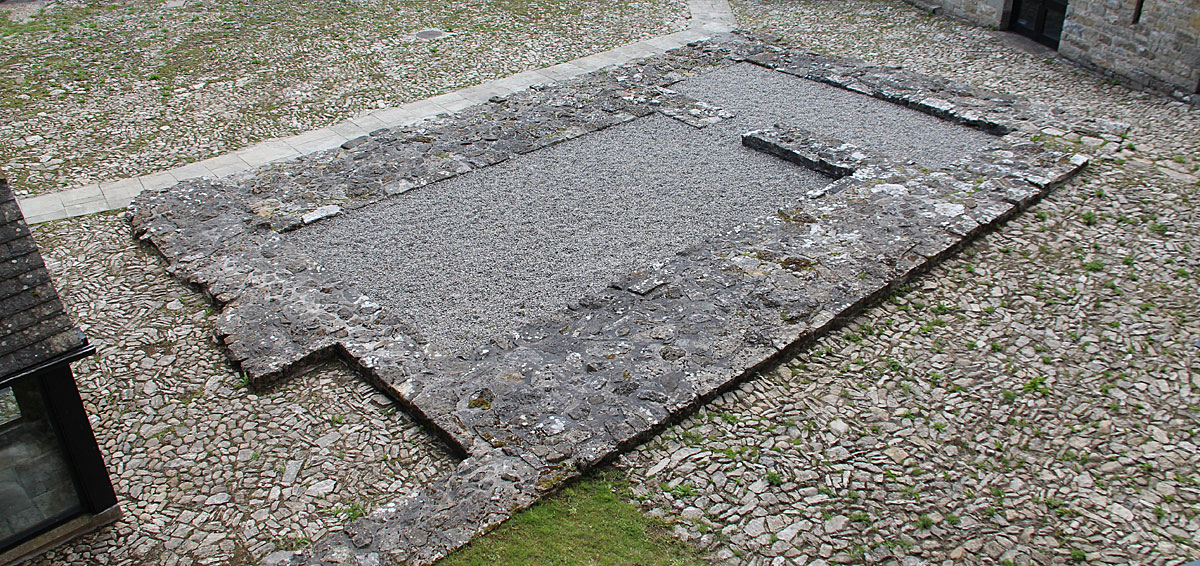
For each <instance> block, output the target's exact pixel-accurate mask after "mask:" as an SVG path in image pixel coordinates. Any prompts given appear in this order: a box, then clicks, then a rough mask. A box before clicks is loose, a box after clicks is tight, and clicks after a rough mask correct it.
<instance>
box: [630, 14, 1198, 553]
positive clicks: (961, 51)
mask: <svg viewBox="0 0 1200 566" xmlns="http://www.w3.org/2000/svg"><path fill="white" fill-rule="evenodd" d="M735 10H736V12H737V14H738V17H739V22H740V23H741V25H742V26H743V27H749V28H755V29H758V30H760V31H764V32H767V33H772V34H775V35H779V36H782V37H785V38H787V39H790V40H793V41H797V42H799V43H801V44H805V45H812V46H820V48H821V49H823V50H825V51H828V52H830V53H833V54H837V55H843V56H852V57H857V58H860V59H868V60H874V61H879V62H881V63H888V64H899V65H904V66H906V67H908V68H911V69H913V70H916V71H919V72H927V73H934V74H941V75H942V76H947V77H949V78H954V79H959V80H963V81H964V82H969V83H972V84H975V85H978V86H983V87H989V88H994V89H997V90H1002V91H1008V92H1015V93H1020V94H1025V95H1028V96H1030V97H1032V98H1035V99H1037V100H1042V101H1046V102H1050V103H1053V104H1056V105H1060V106H1063V107H1066V108H1069V109H1071V110H1072V111H1073V112H1076V113H1079V114H1083V115H1091V116H1096V117H1101V118H1107V119H1116V120H1120V121H1124V122H1127V123H1130V124H1132V125H1133V129H1132V131H1131V133H1130V134H1129V138H1128V139H1126V140H1119V141H1107V140H1104V139H1101V138H1091V137H1087V136H1084V137H1079V136H1067V137H1064V136H1063V135H1062V132H1056V131H1047V132H1045V134H1046V135H1045V137H1044V140H1045V141H1046V142H1047V143H1049V144H1052V145H1063V146H1072V147H1076V148H1084V149H1088V150H1089V151H1090V152H1091V153H1093V154H1094V155H1097V156H1098V159H1096V160H1095V161H1094V163H1093V165H1092V166H1090V168H1089V169H1088V170H1087V171H1085V173H1084V174H1083V175H1082V176H1081V177H1080V178H1079V179H1077V180H1075V181H1073V182H1071V183H1070V184H1068V185H1067V186H1064V187H1061V188H1059V189H1057V191H1056V192H1054V193H1052V195H1051V196H1050V197H1049V198H1048V199H1047V200H1045V201H1043V202H1042V203H1040V204H1038V205H1036V206H1035V207H1034V208H1032V209H1031V210H1030V211H1028V212H1026V213H1025V214H1023V215H1021V216H1019V217H1017V218H1015V219H1014V220H1012V221H1010V222H1009V223H1008V224H1007V225H1006V226H1005V227H1003V228H1002V229H1001V230H999V231H997V232H995V233H992V234H988V235H986V236H984V237H983V238H981V239H980V240H978V241H977V242H976V243H975V244H973V245H971V246H970V247H968V248H967V249H966V250H965V251H964V253H963V254H962V255H960V256H958V257H956V258H953V259H951V260H949V261H948V262H946V263H945V264H943V265H942V266H940V267H938V268H936V269H934V270H933V271H932V272H931V273H929V274H927V275H925V276H924V277H922V278H920V279H918V280H917V281H916V282H915V283H914V284H913V285H912V286H911V287H910V288H908V289H906V290H904V291H903V292H901V293H898V294H896V295H895V296H894V297H892V298H891V299H890V300H888V301H885V302H884V303H882V304H880V305H879V306H877V307H875V308H872V309H869V310H867V311H866V312H864V313H863V314H862V315H861V316H859V317H857V318H856V319H855V320H853V321H851V322H850V323H849V324H848V325H847V326H846V327H845V328H844V330H843V331H842V332H839V333H837V334H836V335H831V336H828V337H826V338H824V339H822V340H819V341H818V342H817V343H815V344H814V345H813V346H812V347H811V348H810V349H808V350H807V351H805V352H804V353H803V354H801V355H799V356H797V357H796V358H795V359H794V360H792V361H790V362H788V363H787V364H785V365H784V366H782V367H779V368H776V369H773V370H771V371H769V372H767V373H766V375H763V376H762V377H760V378H759V379H758V380H756V381H753V382H751V383H749V384H747V385H745V386H744V387H741V388H739V389H737V390H735V391H732V392H730V393H729V394H727V395H725V396H724V397H722V398H720V399H718V400H717V401H716V402H714V403H712V404H711V405H709V406H707V407H705V408H704V409H703V410H702V411H701V412H700V413H699V414H698V415H696V416H695V417H693V418H690V419H688V420H686V421H684V422H682V423H681V424H680V425H678V426H677V427H675V428H673V429H672V430H670V431H668V432H666V433H664V434H663V435H661V436H660V437H659V438H657V439H656V440H654V441H652V442H650V443H648V444H646V445H644V446H642V447H640V448H638V449H637V450H635V451H634V452H633V453H631V454H629V455H627V456H626V457H623V458H622V459H621V461H620V462H619V466H620V467H622V468H624V469H626V470H627V471H628V472H629V473H630V474H631V476H632V477H633V480H634V482H635V483H637V484H639V486H638V488H637V490H638V495H639V499H641V501H642V503H643V505H644V506H645V507H646V508H647V509H648V510H649V512H651V513H654V514H658V515H663V516H665V517H668V518H671V519H673V520H675V521H676V526H675V532H676V534H677V535H678V536H679V537H681V538H684V539H686V540H689V541H691V542H693V543H695V544H698V545H700V546H702V547H703V548H706V549H708V550H710V551H711V552H712V556H713V557H714V559H716V560H717V561H719V562H724V563H730V564H817V565H824V564H864V563H865V564H888V565H891V564H947V565H949V564H989V565H994V564H1067V563H1092V564H1155V565H1171V566H1173V565H1176V564H1180V563H1183V562H1187V561H1188V560H1193V559H1195V558H1196V557H1197V556H1200V534H1197V533H1200V512H1198V511H1197V509H1200V452H1198V446H1197V444H1198V443H1200V438H1197V435H1196V431H1197V430H1198V427H1197V425H1198V423H1200V394H1198V393H1197V392H1198V391H1200V362H1198V361H1197V358H1198V357H1200V319H1198V318H1197V316H1196V314H1195V313H1197V312H1200V261H1198V260H1197V256H1196V253H1195V250H1196V249H1197V246H1200V226H1198V219H1200V217H1198V215H1197V213H1196V210H1197V205H1198V203H1200V179H1198V178H1197V176H1196V170H1197V164H1196V161H1195V156H1196V155H1200V138H1198V137H1197V136H1196V135H1195V132H1196V131H1200V116H1197V113H1196V110H1194V109H1191V108H1189V107H1187V106H1185V105H1182V104H1180V103H1178V102H1175V101H1173V100H1170V99H1166V98H1162V97H1159V96H1156V95H1149V94H1144V93H1137V92H1131V91H1129V90H1128V89H1126V88H1124V87H1121V86H1117V85H1113V84H1110V83H1108V82H1105V81H1103V80H1102V79H1100V78H1097V77H1094V76H1092V75H1090V74H1087V73H1084V72H1082V71H1080V70H1079V69H1077V68H1075V67H1074V66H1072V65H1070V64H1069V63H1067V62H1064V61H1062V60H1061V59H1058V58H1055V57H1053V56H1051V57H1047V56H1044V55H1032V54H1029V53H1027V52H1025V51H1023V50H1019V49H1014V48H1013V47H1012V42H1010V41H1008V40H1006V39H1003V38H1002V37H1001V36H999V35H998V34H997V33H995V32H989V31H986V30H983V29H979V28H975V27H972V26H969V25H965V24H962V23H958V22H954V21H950V20H945V19H941V18H933V17H930V16H928V15H927V14H924V13H922V12H920V11H919V10H917V9H915V8H912V7H909V6H907V5H904V4H900V3H893V2H880V1H869V0H854V1H850V2H841V3H838V4H837V5H836V6H835V5H829V4H826V3H822V2H810V1H799V2H797V1H790V2H747V1H744V0H739V1H738V2H737V3H736V5H735Z"/></svg>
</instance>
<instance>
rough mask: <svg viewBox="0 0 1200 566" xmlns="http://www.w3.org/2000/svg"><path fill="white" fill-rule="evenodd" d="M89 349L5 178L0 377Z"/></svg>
mask: <svg viewBox="0 0 1200 566" xmlns="http://www.w3.org/2000/svg"><path fill="white" fill-rule="evenodd" d="M89 353H90V349H89V347H88V342H87V338H86V337H85V336H84V335H83V331H81V330H80V329H79V328H78V327H76V326H75V323H74V322H72V321H71V317H70V315H68V314H67V312H66V309H65V308H64V307H63V303H62V301H61V300H60V299H59V298H58V292H56V291H55V290H54V284H53V283H52V282H51V281H50V272H48V271H46V265H45V263H43V262H42V255H41V254H40V253H38V249H37V244H36V243H35V242H34V241H33V236H32V235H31V234H30V233H29V226H28V225H26V224H25V218H24V216H22V215H21V209H20V207H18V206H17V201H16V198H15V197H13V194H12V191H11V190H10V189H9V188H8V181H7V180H5V179H0V382H2V381H4V380H6V379H8V378H9V377H13V376H15V375H19V374H23V373H25V372H27V371H29V370H31V369H33V368H35V367H37V366H39V365H41V364H45V363H46V362H50V361H53V360H55V359H57V358H61V357H64V356H66V357H68V358H69V359H77V358H78V357H82V356H83V355H87V354H89Z"/></svg>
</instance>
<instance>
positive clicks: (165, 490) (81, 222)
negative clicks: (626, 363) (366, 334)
mask: <svg viewBox="0 0 1200 566" xmlns="http://www.w3.org/2000/svg"><path fill="white" fill-rule="evenodd" d="M34 231H35V235H36V237H37V240H38V243H39V245H40V246H41V247H42V253H43V255H44V256H45V259H46V263H47V266H48V267H49V268H50V270H51V272H52V274H53V276H54V278H55V279H54V280H55V283H56V285H57V286H58V288H59V290H60V293H61V294H62V297H63V300H64V301H65V302H66V303H67V306H68V308H69V309H70V311H71V313H72V314H73V315H74V316H75V317H76V320H77V321H78V322H79V324H80V326H81V327H82V328H83V329H84V331H85V332H86V333H87V334H88V336H89V337H90V338H91V340H92V342H93V343H94V344H95V345H96V346H97V348H98V350H99V353H98V354H97V355H96V356H94V357H92V358H89V359H88V360H86V361H84V362H81V363H79V364H76V366H75V370H76V374H75V375H76V380H77V381H78V383H79V387H80V392H81V394H82V396H83V398H84V404H85V407H86V409H87V411H88V413H89V414H90V415H92V426H93V428H94V429H95V432H96V437H97V440H98V441H99V443H100V446H101V448H102V450H103V452H104V454H105V457H106V461H107V462H108V464H109V471H110V474H111V476H112V479H113V483H114V487H115V488H116V491H117V494H118V498H119V504H120V506H121V509H122V511H123V512H124V516H123V517H122V518H121V520H120V521H119V522H117V523H116V524H115V525H114V526H112V527H109V528H105V529H103V530H101V531H99V532H97V533H94V534H92V535H88V536H86V537H83V538H81V539H78V540H76V541H74V542H71V543H70V544H68V545H66V546H63V547H60V548H59V549H57V550H54V551H52V552H50V553H49V554H47V555H45V556H43V557H41V558H39V559H37V560H35V561H34V562H33V563H34V564H46V565H49V564H81V563H83V564H166V565H176V564H257V563H258V562H259V560H260V559H262V558H263V557H264V556H266V555H267V554H269V553H270V552H272V551H274V550H275V549H276V548H293V547H297V546H300V545H304V544H306V543H307V541H309V540H316V539H318V538H320V537H322V536H323V535H324V534H325V533H326V532H328V531H329V530H330V529H333V528H338V529H340V528H341V526H342V525H343V524H344V523H346V522H347V521H348V520H349V519H352V518H355V517H357V516H361V515H362V514H364V513H365V512H366V511H368V510H370V509H371V508H372V507H373V506H374V505H375V503H376V502H377V501H382V500H384V499H386V498H387V497H389V496H391V497H394V496H395V495H396V494H397V493H405V492H406V491H407V490H409V489H410V488H411V487H414V486H416V485H419V484H422V483H425V482H426V481H428V480H429V479H430V478H431V477H435V476H438V475H440V474H443V473H449V471H450V470H451V469H452V468H453V466H454V461H453V460H452V459H451V458H449V457H448V456H447V455H446V454H447V451H446V449H445V448H444V447H443V446H441V445H438V444H435V443H434V441H433V440H432V438H431V437H430V436H428V435H427V434H425V433H424V432H423V431H422V430H421V429H420V428H419V427H418V426H417V425H416V424H414V423H412V422H411V421H410V420H409V419H408V417H407V416H406V415H405V414H404V413H403V412H398V411H397V410H396V409H395V407H394V406H393V405H392V403H391V402H390V401H389V400H388V399H386V398H385V397H383V396H382V395H379V394H377V393H376V392H375V390H374V389H373V388H372V387H371V386H369V385H367V384H366V383H365V382H363V381H362V380H361V379H359V378H358V377H356V375H355V374H354V373H353V372H351V371H350V370H349V369H347V368H346V367H344V366H342V365H340V364H329V365H327V366H325V367H323V368H321V369H320V370H319V371H316V372H313V373H311V374H309V375H306V376H302V377H297V378H295V379H292V380H289V381H287V382H286V383H285V384H283V385H282V386H281V387H280V388H278V389H276V390H271V391H263V392H257V393H256V392H252V391H250V390H248V389H245V388H243V387H242V381H241V380H240V379H239V377H238V376H237V375H235V374H234V373H233V371H231V369H230V367H229V364H228V362H227V361H226V357H225V354H224V353H223V352H222V351H221V350H220V349H218V347H217V345H216V344H215V343H214V341H213V328H212V318H213V317H212V316H211V315H210V312H211V311H210V309H209V306H208V305H209V303H208V300H207V299H206V298H205V297H203V296H202V295H200V294H199V293H197V292H195V291H193V290H192V289H189V288H188V287H186V286H184V285H182V284H180V283H178V282H177V281H176V280H174V279H172V278H171V277H170V276H169V275H167V273H166V272H165V270H164V267H163V265H162V262H161V260H160V259H159V258H158V256H157V254H155V253H154V252H152V251H149V250H146V249H143V248H142V247H140V245H139V244H137V243H136V242H135V241H134V240H133V239H132V238H131V237H130V230H129V226H128V224H127V223H126V222H125V221H124V220H122V219H120V217H119V216H118V215H115V214H105V215H97V216H91V217H87V218H81V219H76V220H70V221H61V222H56V223H51V224H44V225H41V226H37V227H35V230H34Z"/></svg>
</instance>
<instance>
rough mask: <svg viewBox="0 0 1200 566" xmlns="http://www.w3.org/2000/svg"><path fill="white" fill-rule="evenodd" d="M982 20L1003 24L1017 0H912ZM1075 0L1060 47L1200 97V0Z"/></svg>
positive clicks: (1122, 73) (1129, 78)
mask: <svg viewBox="0 0 1200 566" xmlns="http://www.w3.org/2000/svg"><path fill="white" fill-rule="evenodd" d="M907 1H908V2H909V3H912V4H915V5H917V6H920V7H923V8H926V9H931V10H935V11H937V12H939V13H942V14H945V15H948V16H951V17H955V18H959V19H963V20H966V21H969V22H972V23H975V24H979V25H982V26H988V27H993V28H1000V29H1003V28H1005V27H1007V25H1008V22H1009V16H1010V14H1011V12H1012V4H1013V2H1012V0H907ZM1135 6H1136V0H1072V1H1071V2H1070V5H1069V7H1068V9H1067V21H1066V23H1065V24H1064V25H1063V33H1062V41H1061V42H1060V44H1059V52H1060V53H1062V55H1063V56H1064V57H1066V58H1068V59H1070V60H1072V61H1075V62H1077V63H1080V64H1082V65H1083V66H1085V67H1088V68H1091V69H1093V70H1097V71H1099V72H1101V73H1104V74H1106V75H1110V76H1114V77H1118V78H1121V79H1123V80H1124V81H1125V82H1130V83H1133V84H1134V85H1135V86H1137V87H1140V88H1150V89H1154V90H1160V91H1164V92H1167V93H1171V94H1172V95H1174V96H1176V97H1178V98H1182V99H1185V100H1190V101H1193V102H1195V101H1200V96H1196V94H1197V93H1200V5H1198V3H1197V0H1143V5H1142V12H1141V16H1140V17H1139V18H1138V22H1137V23H1133V19H1134V11H1135Z"/></svg>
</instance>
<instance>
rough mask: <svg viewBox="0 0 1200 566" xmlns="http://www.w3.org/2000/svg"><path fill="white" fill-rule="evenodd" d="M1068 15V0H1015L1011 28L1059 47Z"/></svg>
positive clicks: (1038, 40) (1051, 45) (1046, 43)
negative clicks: (1064, 22)
mask: <svg viewBox="0 0 1200 566" xmlns="http://www.w3.org/2000/svg"><path fill="white" fill-rule="evenodd" d="M1066 15H1067V0H1013V11H1012V23H1011V24H1010V25H1009V28H1010V29H1011V30H1012V31H1015V32H1017V33H1019V34H1021V35H1025V36H1028V37H1030V38H1033V40H1034V41H1037V42H1038V43H1042V44H1045V45H1049V46H1050V47H1053V48H1055V49H1058V40H1059V38H1061V37H1062V28H1063V20H1064V19H1065V18H1066Z"/></svg>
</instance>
